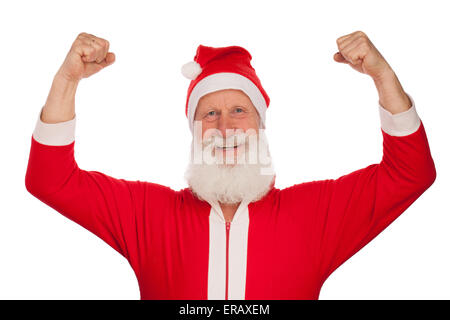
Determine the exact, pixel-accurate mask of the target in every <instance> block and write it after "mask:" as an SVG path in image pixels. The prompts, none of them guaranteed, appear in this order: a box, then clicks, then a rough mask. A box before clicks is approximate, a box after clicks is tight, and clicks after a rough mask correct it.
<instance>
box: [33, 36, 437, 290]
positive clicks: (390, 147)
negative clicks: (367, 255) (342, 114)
mask: <svg viewBox="0 0 450 320" xmlns="http://www.w3.org/2000/svg"><path fill="white" fill-rule="evenodd" d="M251 58H252V57H251V55H250V53H249V52H248V51H247V50H246V49H244V48H242V47H238V46H230V47H220V48H214V47H207V46H203V45H200V46H199V47H198V49H197V53H196V55H195V58H194V61H191V62H189V63H187V64H185V65H184V66H183V68H182V73H183V75H185V76H186V77H188V78H189V79H191V82H190V86H189V89H188V94H187V100H186V109H185V111H186V115H187V118H188V120H189V126H190V128H191V130H192V129H193V117H194V114H195V108H196V106H197V102H198V100H199V99H200V98H201V97H202V96H203V95H205V94H207V93H209V92H214V91H217V90H222V89H230V88H233V89H239V90H242V91H243V92H244V93H246V94H247V95H248V97H249V98H250V99H251V101H252V103H253V105H254V106H255V108H256V110H257V111H258V113H259V116H260V119H261V127H262V128H264V126H265V111H266V109H267V107H268V106H269V102H270V100H269V97H268V95H267V93H266V92H265V91H264V89H263V88H262V85H261V82H260V80H259V79H258V77H257V76H256V73H255V70H254V69H253V67H252V66H251V64H250V60H251ZM408 96H409V98H410V100H411V102H412V106H411V107H410V108H409V109H408V110H407V111H404V112H401V113H398V114H395V115H393V114H391V113H390V112H389V111H387V110H386V109H384V108H383V107H382V106H381V105H380V104H379V106H378V107H379V112H380V120H381V127H380V131H381V134H382V136H383V156H382V160H381V161H380V162H379V163H376V164H372V165H369V166H367V167H365V168H362V169H359V170H356V171H354V172H351V173H349V174H346V175H344V176H341V177H340V178H338V179H326V180H320V181H312V182H304V183H299V184H296V185H293V186H291V187H288V188H285V189H279V188H277V187H275V186H274V185H272V186H271V188H270V189H269V191H268V192H267V193H266V194H265V195H264V196H263V197H262V198H261V199H259V200H257V201H242V202H241V203H240V205H239V207H238V209H237V212H236V213H235V215H234V217H233V219H232V221H231V223H227V222H226V221H225V219H224V216H223V213H222V210H221V207H220V205H219V204H218V202H217V201H205V200H202V199H200V198H199V197H197V196H196V194H195V193H194V192H193V191H192V189H191V188H189V187H186V188H185V189H182V190H178V191H176V190H172V189H171V188H170V187H167V186H163V185H159V184H156V183H151V182H146V181H140V180H137V181H128V180H125V179H118V178H114V177H111V176H108V175H106V174H103V173H101V172H99V171H86V170H83V169H81V168H79V167H78V165H77V162H76V160H75V157H74V147H75V121H76V117H74V118H73V119H72V120H69V121H65V122H60V123H55V124H49V123H44V122H42V121H41V117H40V115H41V112H39V116H38V119H37V123H36V127H35V129H34V132H33V134H32V136H31V149H30V154H29V161H28V167H27V171H26V177H25V183H26V188H27V190H28V191H29V192H30V193H31V194H32V195H33V196H35V197H36V198H38V199H39V200H41V201H42V202H44V203H45V204H47V205H48V206H50V207H51V208H53V209H54V210H56V211H57V212H59V213H61V214H62V215H64V216H65V217H67V218H69V219H71V220H73V221H75V222H76V223H78V224H79V225H81V226H82V227H84V228H86V229H87V230H89V231H91V232H93V233H94V234H95V235H97V236H98V237H100V238H101V239H103V240H104V241H105V242H106V243H108V244H109V245H110V246H111V247H113V248H114V249H115V250H117V251H118V252H119V253H120V254H122V255H123V256H124V257H125V258H126V259H127V260H128V261H129V263H130V265H131V267H132V268H133V270H134V272H135V274H136V277H137V279H138V283H139V288H140V296H141V299H317V298H318V297H319V293H320V289H321V286H322V284H323V283H324V281H325V280H326V279H327V277H328V276H329V275H330V274H331V273H332V272H333V271H334V270H335V269H336V268H338V267H339V266H340V265H341V264H342V263H344V262H345V261H346V260H347V259H349V258H350V257H351V256H352V255H354V254H355V253H356V252H357V251H359V250H360V249H361V248H362V247H364V246H365V245H366V244H367V243H368V242H369V241H371V240H372V239H373V238H374V237H375V236H377V235H378V234H379V233H380V232H381V231H382V230H383V229H385V228H386V227H387V226H388V225H389V224H390V223H391V222H393V221H394V220H395V219H396V218H397V217H398V216H399V215H400V214H401V213H403V212H404V211H405V210H406V209H407V208H408V207H409V206H410V205H411V204H412V203H413V202H414V201H415V200H416V199H417V198H418V197H419V196H420V195H421V194H422V193H423V192H424V191H425V190H426V189H427V188H428V187H430V185H431V184H432V183H433V182H434V180H435V178H436V170H435V166H434V162H433V159H432V156H431V154H430V149H429V145H428V141H427V136H426V133H425V128H424V125H423V123H422V121H421V119H420V118H419V116H418V114H417V111H416V108H415V104H414V100H413V99H412V97H411V96H410V95H409V94H408ZM41 111H42V109H41Z"/></svg>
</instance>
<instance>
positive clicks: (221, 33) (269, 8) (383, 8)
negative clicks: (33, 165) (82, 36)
mask: <svg viewBox="0 0 450 320" xmlns="http://www.w3.org/2000/svg"><path fill="white" fill-rule="evenodd" d="M446 5H447V3H446V1H427V2H424V1H380V0H379V1H377V2H372V1H371V2H361V1H315V2H300V1H234V0H229V1H211V0H209V1H152V2H151V1H126V2H125V1H122V2H119V1H80V0H78V1H14V2H13V1H9V2H6V1H4V2H1V4H0V34H1V40H0V41H1V50H0V67H1V68H0V74H1V77H0V106H1V125H0V150H1V158H0V161H1V165H0V298H1V299H139V287H138V283H137V280H136V277H135V275H134V273H133V270H132V269H131V267H130V265H129V264H128V262H127V261H126V260H125V258H123V257H122V256H121V255H120V254H119V253H117V252H116V251H114V250H113V249H112V248H111V247H109V246H108V245H107V244H106V243H104V242H103V241H102V240H101V239H99V238H97V237H96V236H95V235H93V234H91V233H90V232H89V231H87V230H86V229H84V228H82V227H80V226H78V225H77V224H75V223H74V222H72V221H70V220H68V219H66V218H65V217H63V216H62V215H60V214H59V213H58V212H56V211H55V210H53V209H52V208H50V207H48V206H46V205H45V204H44V203H42V202H40V201H39V200H38V199H36V198H34V197H33V196H32V195H31V194H29V193H28V192H27V191H26V189H25V183H24V181H25V172H26V167H27V162H28V156H29V149H30V144H31V134H32V131H33V129H34V126H35V123H36V120H37V116H38V112H39V111H40V108H41V107H42V106H43V104H44V103H45V100H46V98H47V94H48V92H49V89H50V86H51V82H52V79H53V76H54V74H55V72H56V71H57V70H58V68H59V66H60V65H61V63H62V62H63V60H64V58H65V55H66V53H67V52H68V50H69V48H70V46H71V44H72V42H73V41H74V40H75V38H76V36H77V35H78V34H79V33H80V32H87V33H91V34H94V35H96V36H98V37H101V38H105V39H107V40H108V41H109V42H110V51H112V52H114V53H115V54H116V62H115V63H114V64H113V65H112V66H110V67H108V68H106V69H104V70H102V71H101V72H99V73H98V74H95V75H93V76H92V77H90V78H87V79H83V80H82V81H81V83H80V85H79V87H78V93H77V97H76V114H77V128H76V144H75V157H76V161H77V163H78V164H79V166H80V168H82V169H85V170H97V171H101V172H104V173H106V174H109V175H111V176H113V177H116V178H125V179H133V180H137V179H139V180H146V181H151V182H157V183H160V184H164V185H168V186H170V187H172V188H173V189H175V190H178V189H181V188H184V187H185V186H186V182H185V181H184V178H183V175H184V170H185V168H186V165H187V161H188V155H189V148H190V141H191V133H190V131H189V129H188V123H187V120H186V117H185V114H184V108H185V103H186V93H187V88H188V85H189V80H188V79H186V78H184V77H183V76H182V74H181V71H180V69H181V66H182V65H183V64H184V63H186V62H188V61H191V60H193V58H194V56H195V51H196V49H197V46H198V45H199V44H203V45H208V46H229V45H240V46H243V47H244V48H246V49H247V50H249V52H250V53H251V54H252V56H253V59H252V61H251V63H252V65H253V67H254V68H255V69H256V72H257V75H258V76H259V78H260V80H261V82H262V85H263V87H264V88H265V90H266V91H267V93H268V95H269V96H270V98H271V103H270V106H269V109H268V111H267V130H266V134H267V137H268V140H269V147H270V149H271V153H272V155H273V158H274V166H275V170H276V172H277V181H276V186H277V187H278V188H284V187H287V186H290V185H292V184H295V183H300V182H305V181H311V180H319V179H326V178H337V177H339V176H341V175H344V174H347V173H349V172H352V171H354V170H357V169H360V168H362V167H366V166H367V165H369V164H372V163H378V162H379V161H380V160H381V156H382V134H381V131H380V130H381V129H380V124H379V123H380V120H379V114H378V94H377V91H376V88H375V86H374V84H373V81H372V79H370V78H369V77H368V76H366V75H364V74H361V73H358V72H357V71H355V70H353V69H352V68H351V67H350V66H348V65H345V64H339V63H337V62H335V61H334V60H333V54H334V53H335V52H337V44H336V39H337V38H338V37H340V36H343V35H346V34H349V33H351V32H354V31H357V30H361V31H363V32H365V33H366V34H367V35H368V36H369V38H370V40H371V41H372V42H373V43H374V45H375V46H376V47H377V48H378V50H379V51H380V52H381V53H382V54H383V56H384V57H385V59H386V60H387V61H388V63H389V64H390V65H391V67H392V68H393V69H394V71H395V72H396V74H397V76H398V78H399V79H400V82H401V83H402V85H403V88H404V90H405V91H406V92H408V93H409V94H411V96H412V97H413V98H414V100H415V103H416V108H417V111H418V113H419V116H420V117H421V119H422V121H423V123H424V126H425V129H426V132H427V135H428V140H429V144H430V148H431V153H432V155H433V158H434V161H435V164H436V168H437V179H436V181H435V183H434V184H433V185H432V186H431V187H430V188H429V189H428V190H427V191H426V192H425V193H424V194H423V195H422V196H421V197H420V198H419V199H418V200H417V201H416V202H415V203H413V204H412V206H411V207H410V208H408V209H407V210H406V211H405V212H404V214H403V215H402V216H400V217H399V218H398V219H397V220H396V221H394V223H393V224H392V225H391V226H389V227H388V228H387V229H386V230H384V231H383V232H382V233H381V234H380V235H379V236H378V237H377V238H375V239H374V240H373V241H372V242H371V243H369V244H368V245H367V246H366V247H365V248H363V249H362V250H361V251H359V252H358V253H357V254H356V255H355V256H353V257H352V258H350V259H349V260H348V261H347V262H346V263H345V264H344V265H342V266H341V267H340V268H339V269H338V270H336V271H335V272H334V273H333V274H332V275H331V276H330V278H329V279H328V280H327V281H326V282H325V284H324V286H323V287H322V291H321V294H320V299H449V298H450V273H449V272H448V271H449V270H450V250H449V249H450V246H449V245H450V233H449V231H448V230H449V225H450V206H449V200H448V199H449V195H450V183H449V179H450V172H449V171H450V170H449V164H450V151H449V142H448V139H449V137H450V134H449V133H450V129H449V127H450V111H449V108H450V104H449V95H448V93H449V80H448V75H449V71H450V63H449V56H450V55H449V54H450V52H449V49H450V46H449V41H448V30H450V23H449V22H448V14H447V12H448V11H447V10H446Z"/></svg>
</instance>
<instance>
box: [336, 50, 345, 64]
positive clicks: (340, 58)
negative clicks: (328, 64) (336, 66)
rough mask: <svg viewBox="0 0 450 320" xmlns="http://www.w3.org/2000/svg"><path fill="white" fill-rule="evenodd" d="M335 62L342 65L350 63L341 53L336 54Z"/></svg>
mask: <svg viewBox="0 0 450 320" xmlns="http://www.w3.org/2000/svg"><path fill="white" fill-rule="evenodd" d="M333 58H334V61H336V62H341V63H348V61H347V60H345V58H344V57H343V56H342V54H341V53H340V52H336V53H335V54H334V56H333Z"/></svg>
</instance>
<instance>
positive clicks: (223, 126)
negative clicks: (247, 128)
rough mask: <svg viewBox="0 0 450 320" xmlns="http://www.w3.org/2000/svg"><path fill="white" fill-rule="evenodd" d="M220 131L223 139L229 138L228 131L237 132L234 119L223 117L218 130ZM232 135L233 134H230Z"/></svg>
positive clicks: (220, 119)
mask: <svg viewBox="0 0 450 320" xmlns="http://www.w3.org/2000/svg"><path fill="white" fill-rule="evenodd" d="M217 129H219V130H220V133H221V134H222V137H223V138H225V137H226V136H227V130H233V131H234V130H235V129H236V128H235V127H234V123H233V121H232V119H230V118H229V117H227V116H226V115H223V114H222V115H221V116H220V118H219V123H218V128H217ZM230 133H231V134H232V132H230ZM230 133H229V134H230Z"/></svg>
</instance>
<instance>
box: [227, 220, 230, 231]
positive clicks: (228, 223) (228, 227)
mask: <svg viewBox="0 0 450 320" xmlns="http://www.w3.org/2000/svg"><path fill="white" fill-rule="evenodd" d="M230 223H231V222H229V221H227V223H226V224H227V230H230Z"/></svg>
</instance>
